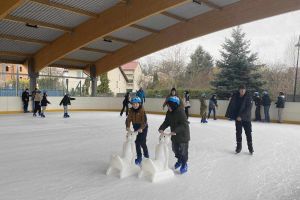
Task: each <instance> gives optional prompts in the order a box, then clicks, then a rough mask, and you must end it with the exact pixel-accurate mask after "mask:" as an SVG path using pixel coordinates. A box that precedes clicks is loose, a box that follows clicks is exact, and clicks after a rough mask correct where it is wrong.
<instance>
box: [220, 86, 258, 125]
mask: <svg viewBox="0 0 300 200" xmlns="http://www.w3.org/2000/svg"><path fill="white" fill-rule="evenodd" d="M239 101H240V102H239ZM239 103H240V105H238V104H239ZM251 109H252V98H251V96H250V95H249V93H248V92H246V94H245V95H244V96H243V97H242V98H241V97H240V93H239V92H236V93H235V94H233V96H232V98H231V100H230V102H229V105H228V108H227V111H226V114H225V117H227V118H230V119H236V118H237V117H241V118H242V121H251Z"/></svg>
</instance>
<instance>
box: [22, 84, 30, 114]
mask: <svg viewBox="0 0 300 200" xmlns="http://www.w3.org/2000/svg"><path fill="white" fill-rule="evenodd" d="M29 96H30V95H29V90H28V89H27V88H26V89H25V91H24V92H23V93H22V101H23V111H24V113H28V103H29Z"/></svg>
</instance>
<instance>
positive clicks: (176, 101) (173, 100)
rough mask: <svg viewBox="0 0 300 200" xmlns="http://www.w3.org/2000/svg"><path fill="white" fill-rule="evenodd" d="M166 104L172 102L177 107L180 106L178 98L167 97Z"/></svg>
mask: <svg viewBox="0 0 300 200" xmlns="http://www.w3.org/2000/svg"><path fill="white" fill-rule="evenodd" d="M167 102H173V103H176V104H177V105H178V106H179V104H180V100H179V98H178V97H176V96H172V97H169V98H168V100H167Z"/></svg>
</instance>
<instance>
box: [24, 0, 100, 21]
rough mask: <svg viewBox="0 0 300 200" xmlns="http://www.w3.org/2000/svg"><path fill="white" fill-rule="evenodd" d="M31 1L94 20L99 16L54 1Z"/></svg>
mask: <svg viewBox="0 0 300 200" xmlns="http://www.w3.org/2000/svg"><path fill="white" fill-rule="evenodd" d="M30 1H32V2H36V3H39V4H43V5H46V6H49V7H53V8H58V9H62V10H64V11H67V12H72V13H75V14H79V15H85V16H88V17H93V18H96V17H97V14H95V13H92V12H88V11H85V10H82V9H79V8H74V7H71V6H68V5H64V4H61V3H56V2H52V1H48V0H30Z"/></svg>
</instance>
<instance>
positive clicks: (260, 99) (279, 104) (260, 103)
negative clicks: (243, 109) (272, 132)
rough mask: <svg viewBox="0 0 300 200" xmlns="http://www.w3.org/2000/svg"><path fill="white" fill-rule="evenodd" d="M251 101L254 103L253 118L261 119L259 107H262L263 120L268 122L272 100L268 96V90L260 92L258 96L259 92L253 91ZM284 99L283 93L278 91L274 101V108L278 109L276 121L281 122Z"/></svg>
mask: <svg viewBox="0 0 300 200" xmlns="http://www.w3.org/2000/svg"><path fill="white" fill-rule="evenodd" d="M253 101H254V104H255V119H254V121H262V118H261V114H260V111H261V107H263V109H264V115H265V119H264V122H270V114H269V110H270V106H271V103H272V101H271V99H270V97H269V94H268V92H267V91H264V92H263V93H262V96H260V94H259V92H254V96H253ZM285 101H286V99H285V95H284V93H283V92H279V95H278V97H277V101H276V102H275V105H276V108H277V109H278V121H277V122H278V123H282V122H283V118H282V114H283V109H284V107H285Z"/></svg>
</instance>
